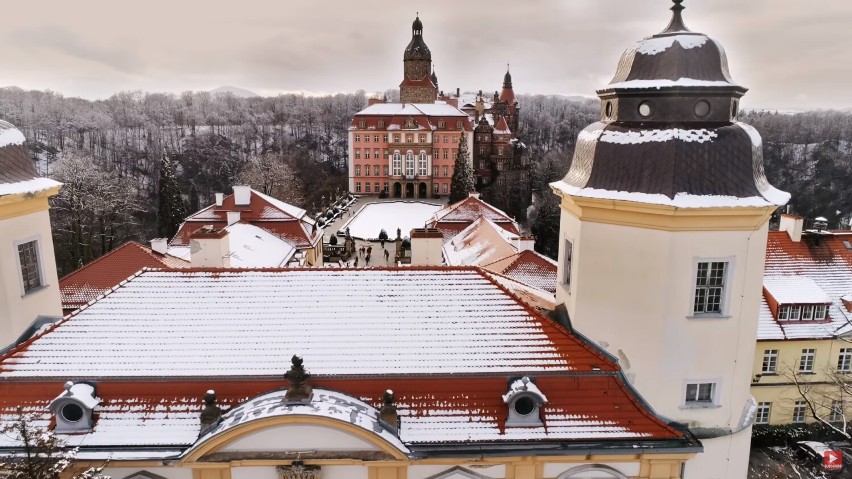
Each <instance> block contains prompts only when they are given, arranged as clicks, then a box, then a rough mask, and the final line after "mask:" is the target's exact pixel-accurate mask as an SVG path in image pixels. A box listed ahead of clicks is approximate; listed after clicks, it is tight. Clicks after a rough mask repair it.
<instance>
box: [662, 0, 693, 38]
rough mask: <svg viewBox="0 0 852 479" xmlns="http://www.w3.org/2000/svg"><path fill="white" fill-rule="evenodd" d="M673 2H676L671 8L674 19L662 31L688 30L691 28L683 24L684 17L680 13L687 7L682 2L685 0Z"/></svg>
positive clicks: (674, 1)
mask: <svg viewBox="0 0 852 479" xmlns="http://www.w3.org/2000/svg"><path fill="white" fill-rule="evenodd" d="M672 2H673V3H674V5H673V6H672V8H671V11H672V21H670V22H669V26H667V27H666V29H665V30H663V31H662V32H660V33H675V32H688V31H689V29H688V28H686V25H684V24H683V17H682V16H681V13H680V12H682V11H683V9H684V8H686V7H684V6H683V5H681V3H683V0H672Z"/></svg>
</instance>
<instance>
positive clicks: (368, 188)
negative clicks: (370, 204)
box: [364, 183, 370, 193]
mask: <svg viewBox="0 0 852 479" xmlns="http://www.w3.org/2000/svg"><path fill="white" fill-rule="evenodd" d="M369 192H370V183H364V193H369Z"/></svg>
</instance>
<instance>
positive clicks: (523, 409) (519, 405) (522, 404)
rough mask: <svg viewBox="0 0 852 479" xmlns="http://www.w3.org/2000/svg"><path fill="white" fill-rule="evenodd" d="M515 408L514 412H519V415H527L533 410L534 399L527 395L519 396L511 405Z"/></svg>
mask: <svg viewBox="0 0 852 479" xmlns="http://www.w3.org/2000/svg"><path fill="white" fill-rule="evenodd" d="M512 407H514V408H515V412H516V413H518V414H520V415H521V416H529V415H530V414H532V412H533V411H535V401H533V399H532V398H531V397H529V396H522V397H519V398H518V399H517V400H516V401H515V403H514V404H513V406H512Z"/></svg>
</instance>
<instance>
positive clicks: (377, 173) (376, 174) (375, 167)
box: [373, 156, 379, 176]
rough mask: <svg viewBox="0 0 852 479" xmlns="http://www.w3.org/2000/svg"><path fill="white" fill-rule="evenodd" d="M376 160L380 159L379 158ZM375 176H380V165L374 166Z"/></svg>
mask: <svg viewBox="0 0 852 479" xmlns="http://www.w3.org/2000/svg"><path fill="white" fill-rule="evenodd" d="M376 158H378V156H377V157H376ZM373 175H375V176H379V165H375V166H373Z"/></svg>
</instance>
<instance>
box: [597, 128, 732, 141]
mask: <svg viewBox="0 0 852 479" xmlns="http://www.w3.org/2000/svg"><path fill="white" fill-rule="evenodd" d="M718 136H719V135H718V134H717V133H716V132H715V131H711V130H706V129H704V128H701V129H698V130H683V129H680V128H672V129H669V130H639V131H614V130H606V131H604V132H603V134H602V135H601V136H600V141H603V142H606V143H618V144H621V145H636V144H640V143H647V142H651V141H671V140H674V139H677V140H681V141H687V142H692V141H695V142H698V143H704V142H705V141H713V138H716V137H718Z"/></svg>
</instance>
